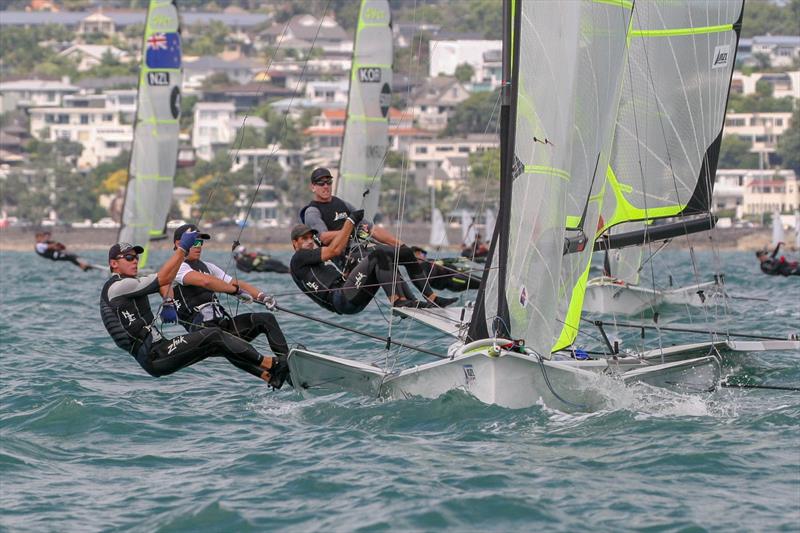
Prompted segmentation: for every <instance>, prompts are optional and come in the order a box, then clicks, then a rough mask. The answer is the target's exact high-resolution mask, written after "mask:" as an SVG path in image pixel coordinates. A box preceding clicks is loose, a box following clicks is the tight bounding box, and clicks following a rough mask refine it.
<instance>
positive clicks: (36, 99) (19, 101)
mask: <svg viewBox="0 0 800 533" xmlns="http://www.w3.org/2000/svg"><path fill="white" fill-rule="evenodd" d="M78 91H79V87H77V86H75V85H72V84H71V83H70V82H69V78H66V77H64V78H62V79H61V81H53V80H37V79H30V80H16V81H5V82H1V83H0V113H6V112H8V111H13V110H15V109H17V108H28V107H43V106H53V107H59V106H60V105H61V103H62V101H63V98H64V96H66V95H69V94H75V93H77V92H78Z"/></svg>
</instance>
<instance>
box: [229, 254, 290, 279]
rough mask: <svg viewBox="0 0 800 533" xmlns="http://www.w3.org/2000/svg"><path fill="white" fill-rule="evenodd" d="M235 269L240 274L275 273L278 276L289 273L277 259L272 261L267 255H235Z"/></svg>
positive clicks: (287, 268)
mask: <svg viewBox="0 0 800 533" xmlns="http://www.w3.org/2000/svg"><path fill="white" fill-rule="evenodd" d="M236 268H238V269H239V270H241V271H242V272H253V271H256V272H276V273H278V274H286V273H288V272H289V267H287V266H286V265H284V264H283V263H281V262H280V261H278V260H277V259H272V258H271V257H270V256H268V255H261V254H255V253H251V254H239V255H237V256H236Z"/></svg>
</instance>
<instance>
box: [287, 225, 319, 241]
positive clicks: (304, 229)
mask: <svg viewBox="0 0 800 533" xmlns="http://www.w3.org/2000/svg"><path fill="white" fill-rule="evenodd" d="M306 233H313V234H314V235H317V234H318V233H319V232H318V231H317V230H315V229H314V228H312V227H309V226H307V225H305V224H298V225H296V226H295V227H293V228H292V240H295V239H299V238H300V237H302V236H303V235H305V234H306Z"/></svg>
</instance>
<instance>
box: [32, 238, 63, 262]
mask: <svg viewBox="0 0 800 533" xmlns="http://www.w3.org/2000/svg"><path fill="white" fill-rule="evenodd" d="M36 244H40V243H38V242H37V243H36ZM44 244H47V245H48V248H47V249H46V250H45V251H44V252H40V251H39V249H38V248H37V247H36V245H34V246H33V249H34V250H35V251H36V253H37V254H39V255H41V256H42V257H45V258H47V259H55V258H56V257H58V255H59V253H58V250H53V249H51V248H50V247H49V246H50V245H51V244H55V241H45V242H44Z"/></svg>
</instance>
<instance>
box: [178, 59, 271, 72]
mask: <svg viewBox="0 0 800 533" xmlns="http://www.w3.org/2000/svg"><path fill="white" fill-rule="evenodd" d="M259 66H260V64H259V63H257V62H256V61H255V60H252V59H235V60H232V61H226V60H225V59H220V58H218V57H216V56H201V57H198V58H197V59H195V60H194V61H188V60H184V62H183V70H197V71H205V70H215V71H219V70H241V69H248V70H249V69H255V68H259Z"/></svg>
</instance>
